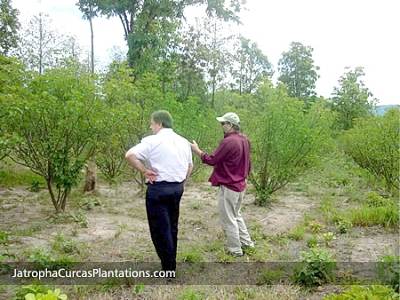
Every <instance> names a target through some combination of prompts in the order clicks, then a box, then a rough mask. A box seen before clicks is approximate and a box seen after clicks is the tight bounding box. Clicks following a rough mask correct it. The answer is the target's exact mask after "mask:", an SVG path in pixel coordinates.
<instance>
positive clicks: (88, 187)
mask: <svg viewBox="0 0 400 300" xmlns="http://www.w3.org/2000/svg"><path fill="white" fill-rule="evenodd" d="M85 168H86V178H85V187H84V188H83V191H84V192H91V191H94V189H95V188H96V163H95V162H94V159H91V160H90V161H89V162H88V164H87V165H86V167H85Z"/></svg>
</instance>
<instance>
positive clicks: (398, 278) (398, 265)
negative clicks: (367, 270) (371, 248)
mask: <svg viewBox="0 0 400 300" xmlns="http://www.w3.org/2000/svg"><path fill="white" fill-rule="evenodd" d="M378 271H379V278H380V279H381V280H382V283H383V284H390V285H391V286H392V288H393V289H394V290H395V291H396V292H397V293H400V256H390V255H387V256H383V257H382V258H381V260H380V264H379V268H378Z"/></svg>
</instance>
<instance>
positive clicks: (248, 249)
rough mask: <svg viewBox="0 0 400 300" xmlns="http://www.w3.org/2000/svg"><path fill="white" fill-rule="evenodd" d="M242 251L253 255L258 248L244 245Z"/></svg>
mask: <svg viewBox="0 0 400 300" xmlns="http://www.w3.org/2000/svg"><path fill="white" fill-rule="evenodd" d="M242 250H243V252H244V253H246V254H248V253H249V254H251V253H254V252H255V250H256V248H255V247H254V244H253V245H251V246H250V245H243V246H242Z"/></svg>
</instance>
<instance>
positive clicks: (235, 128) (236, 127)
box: [231, 123, 240, 131]
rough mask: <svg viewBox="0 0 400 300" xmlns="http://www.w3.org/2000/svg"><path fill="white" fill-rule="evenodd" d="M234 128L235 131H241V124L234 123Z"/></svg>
mask: <svg viewBox="0 0 400 300" xmlns="http://www.w3.org/2000/svg"><path fill="white" fill-rule="evenodd" d="M231 124H232V123H231ZM232 128H233V129H234V130H235V131H240V126H239V125H235V124H232Z"/></svg>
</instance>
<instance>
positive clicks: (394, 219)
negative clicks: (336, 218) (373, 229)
mask: <svg viewBox="0 0 400 300" xmlns="http://www.w3.org/2000/svg"><path fill="white" fill-rule="evenodd" d="M349 215H350V217H349V219H350V221H351V223H352V224H353V225H355V226H363V227H370V226H375V225H381V226H383V227H386V228H389V227H392V228H394V227H398V226H399V212H398V207H397V205H395V204H389V205H386V206H381V207H369V206H362V207H361V208H359V209H352V210H351V211H350V213H349Z"/></svg>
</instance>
